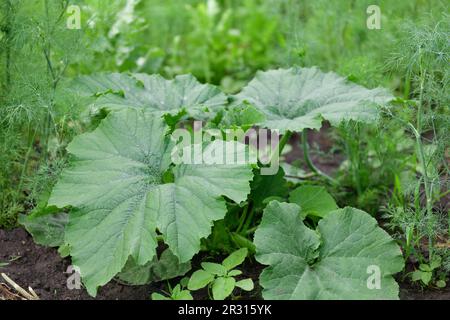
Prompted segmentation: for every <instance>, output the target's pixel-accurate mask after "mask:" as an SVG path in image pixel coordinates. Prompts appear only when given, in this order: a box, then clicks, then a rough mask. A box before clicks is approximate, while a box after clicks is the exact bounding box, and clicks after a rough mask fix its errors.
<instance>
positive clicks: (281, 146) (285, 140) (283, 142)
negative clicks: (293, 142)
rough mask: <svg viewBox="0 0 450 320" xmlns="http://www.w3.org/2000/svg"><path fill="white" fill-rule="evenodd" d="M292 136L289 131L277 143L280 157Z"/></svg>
mask: <svg viewBox="0 0 450 320" xmlns="http://www.w3.org/2000/svg"><path fill="white" fill-rule="evenodd" d="M291 136H292V132H291V131H289V130H288V131H286V132H285V133H284V134H283V136H282V137H281V140H280V142H279V143H278V154H279V155H281V153H282V152H283V149H284V146H285V145H286V143H288V141H289V138H290V137H291Z"/></svg>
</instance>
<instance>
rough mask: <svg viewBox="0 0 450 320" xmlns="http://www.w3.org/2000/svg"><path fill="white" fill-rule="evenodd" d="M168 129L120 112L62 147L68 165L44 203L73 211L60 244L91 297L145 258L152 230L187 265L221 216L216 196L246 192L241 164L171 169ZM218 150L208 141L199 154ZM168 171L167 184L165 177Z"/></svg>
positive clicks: (241, 196) (154, 239)
mask: <svg viewBox="0 0 450 320" xmlns="http://www.w3.org/2000/svg"><path fill="white" fill-rule="evenodd" d="M168 132H169V127H168V126H167V125H166V124H165V123H164V120H163V119H162V118H161V117H158V116H155V115H153V114H151V113H149V112H146V111H143V110H135V109H125V110H122V111H118V112H113V113H110V114H109V115H108V117H107V118H106V119H105V120H103V121H102V122H101V124H100V125H99V127H98V128H97V129H96V130H94V131H93V132H90V133H85V134H83V135H81V136H78V137H77V138H75V139H74V140H73V141H72V143H71V144H70V145H69V146H68V151H69V152H70V154H71V155H72V160H71V165H70V166H69V167H68V168H67V169H66V170H64V171H63V173H62V175H61V177H60V179H59V181H58V183H57V184H56V186H55V187H54V189H53V192H52V195H51V197H50V199H49V201H48V205H49V206H55V207H58V208H65V207H71V208H72V209H71V212H70V218H69V222H68V224H67V226H66V229H65V238H64V240H65V245H66V246H68V247H69V251H70V255H71V256H72V261H73V263H74V264H75V265H77V266H78V267H79V268H80V270H81V276H82V278H83V282H84V284H85V286H86V288H87V290H88V292H89V293H90V294H92V295H95V294H96V292H97V288H98V286H101V285H104V284H106V283H107V282H109V281H110V280H111V279H112V278H113V277H114V276H115V275H116V274H117V273H119V272H120V271H121V270H122V269H123V268H124V266H125V264H126V263H127V261H128V260H129V259H130V257H131V259H133V261H134V262H135V263H136V264H137V265H141V266H143V265H145V264H147V263H148V262H149V261H151V260H152V259H153V258H154V257H155V254H156V247H157V246H158V237H160V236H159V235H158V233H160V234H161V237H162V239H163V241H164V242H165V243H166V244H167V245H168V246H169V248H170V250H171V251H172V252H173V254H174V255H175V256H176V257H177V258H178V259H179V261H180V263H184V262H188V261H189V260H190V259H191V258H192V256H193V255H194V254H196V253H197V252H198V251H199V250H200V239H201V238H203V237H206V236H208V235H209V233H210V232H211V225H212V222H213V221H215V220H219V219H222V218H223V217H224V215H225V213H226V206H225V199H224V198H223V196H226V197H227V198H229V199H231V200H232V201H235V202H237V203H239V202H241V201H244V200H245V198H246V195H247V194H248V193H249V191H250V186H249V181H250V180H251V178H252V167H251V165H248V164H244V165H222V166H215V165H185V164H180V165H175V166H172V164H171V151H172V146H173V144H174V142H173V141H171V139H170V137H169V136H168V135H167V134H168ZM227 143H230V144H238V143H237V142H227ZM221 147H222V144H221V143H220V142H219V141H215V142H212V143H211V144H209V145H208V146H206V147H205V148H204V154H205V155H209V154H211V153H212V152H214V151H213V150H214V149H215V148H216V149H217V148H221ZM238 149H239V148H238ZM239 150H241V152H245V151H244V150H245V148H241V149H239ZM168 171H170V173H171V174H170V175H169V176H170V177H171V179H172V181H170V180H169V181H165V177H166V176H168V175H167V174H166V172H168ZM157 230H158V233H157Z"/></svg>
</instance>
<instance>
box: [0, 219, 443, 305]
mask: <svg viewBox="0 0 450 320" xmlns="http://www.w3.org/2000/svg"><path fill="white" fill-rule="evenodd" d="M0 248H2V250H1V252H0V261H9V260H14V261H12V262H10V264H9V265H7V266H6V267H2V268H0V272H3V273H6V274H7V275H8V276H9V277H10V278H11V279H13V280H14V281H15V282H16V283H17V284H19V285H20V286H22V287H23V288H27V287H28V286H29V287H31V288H33V290H34V291H35V292H36V293H37V294H38V296H39V297H40V298H41V299H45V300H85V299H93V298H92V297H90V296H89V295H88V293H87V292H86V291H85V290H84V289H81V290H69V289H68V288H67V285H66V283H67V278H68V277H69V274H67V273H65V272H66V271H67V267H68V266H69V265H70V259H63V258H61V257H60V256H59V254H58V252H57V250H56V249H53V248H47V247H42V246H40V245H37V244H35V243H34V242H33V239H32V238H31V236H30V235H29V234H28V233H27V232H26V231H25V230H23V229H22V228H16V229H13V230H0ZM241 269H242V268H241ZM261 270H262V266H261V265H259V264H251V263H247V264H245V265H244V266H243V270H242V271H243V273H244V275H245V276H246V277H251V278H252V279H253V280H254V281H255V290H254V291H252V292H250V293H245V292H243V295H242V296H241V297H240V298H241V299H255V298H258V295H260V291H261V290H260V287H259V286H258V282H257V279H258V276H259V272H260V271H261ZM0 282H1V281H0ZM399 285H400V299H402V300H448V299H450V288H449V287H447V288H446V289H442V290H433V289H426V290H422V289H421V288H420V287H418V286H412V285H411V284H410V283H408V282H400V283H399ZM165 287H166V285H165V282H157V283H152V284H150V285H145V286H128V285H123V284H120V283H118V282H116V281H112V282H110V283H109V284H107V285H106V286H104V287H102V288H101V289H100V290H99V292H98V295H97V297H96V299H99V300H149V299H150V295H151V293H152V292H160V291H161V290H164V289H165ZM1 297H2V294H1V292H0V298H1ZM195 298H198V299H202V298H203V299H206V298H207V297H206V295H205V294H204V293H202V292H199V294H198V295H197V296H195Z"/></svg>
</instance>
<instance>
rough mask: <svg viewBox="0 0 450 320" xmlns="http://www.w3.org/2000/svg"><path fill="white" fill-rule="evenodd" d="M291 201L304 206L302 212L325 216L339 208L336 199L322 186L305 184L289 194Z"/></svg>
mask: <svg viewBox="0 0 450 320" xmlns="http://www.w3.org/2000/svg"><path fill="white" fill-rule="evenodd" d="M289 202H292V203H296V204H298V205H299V206H300V207H301V208H302V214H304V215H305V216H307V215H311V216H316V217H322V218H323V217H324V216H325V215H326V214H327V213H329V212H331V211H333V210H336V209H337V208H338V206H337V204H336V201H334V199H333V197H332V196H331V195H330V194H329V193H328V192H327V190H326V189H325V188H324V187H322V186H312V185H303V186H300V187H298V188H297V189H295V190H293V191H292V192H291V193H290V194H289Z"/></svg>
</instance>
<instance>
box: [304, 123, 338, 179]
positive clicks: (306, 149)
mask: <svg viewBox="0 0 450 320" xmlns="http://www.w3.org/2000/svg"><path fill="white" fill-rule="evenodd" d="M302 146H303V155H304V158H305V161H306V165H307V166H308V168H309V169H310V170H311V171H312V172H314V173H315V174H317V175H318V176H320V177H322V178H324V179H325V180H327V181H328V182H330V183H331V184H333V185H338V184H339V183H338V182H337V180H335V179H333V178H332V177H330V176H329V175H327V174H326V173H324V172H323V171H322V170H320V169H319V168H317V167H316V166H315V165H314V163H313V162H312V161H311V158H310V157H309V146H308V139H307V133H306V129H304V130H303V132H302Z"/></svg>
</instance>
